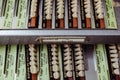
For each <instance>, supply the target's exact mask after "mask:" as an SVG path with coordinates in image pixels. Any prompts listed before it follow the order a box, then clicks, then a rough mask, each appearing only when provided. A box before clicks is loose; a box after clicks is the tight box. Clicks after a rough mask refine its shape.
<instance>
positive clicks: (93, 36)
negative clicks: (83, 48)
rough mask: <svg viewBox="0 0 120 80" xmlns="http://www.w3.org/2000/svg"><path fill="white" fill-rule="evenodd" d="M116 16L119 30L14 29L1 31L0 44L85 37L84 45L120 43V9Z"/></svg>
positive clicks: (118, 8)
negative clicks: (39, 39) (38, 39)
mask: <svg viewBox="0 0 120 80" xmlns="http://www.w3.org/2000/svg"><path fill="white" fill-rule="evenodd" d="M114 10H115V14H116V19H117V24H118V30H106V29H105V30H100V29H99V30H96V29H95V30H94V29H91V30H90V29H79V30H73V29H72V30H58V29H57V30H45V29H24V30H23V29H16V30H15V29H13V30H7V29H6V30H0V43H2V44H9V43H10V44H11V43H19V44H27V43H39V42H38V41H36V39H37V38H39V37H53V36H54V37H58V38H59V37H61V36H62V37H66V36H67V37H72V36H74V37H85V38H86V39H87V40H86V41H85V42H82V43H88V44H91V43H92V44H93V43H120V15H119V12H120V7H115V8H114Z"/></svg>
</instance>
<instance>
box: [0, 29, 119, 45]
mask: <svg viewBox="0 0 120 80" xmlns="http://www.w3.org/2000/svg"><path fill="white" fill-rule="evenodd" d="M61 36H63V37H86V38H87V42H85V43H87V44H91V43H92V44H93V43H94V44H95V43H120V30H0V43H3V44H11V43H19V44H28V43H39V42H38V41H36V39H37V38H38V37H61Z"/></svg>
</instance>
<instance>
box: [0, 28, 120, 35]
mask: <svg viewBox="0 0 120 80" xmlns="http://www.w3.org/2000/svg"><path fill="white" fill-rule="evenodd" d="M0 36H120V30H39V29H26V30H21V29H20V30H0Z"/></svg>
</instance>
